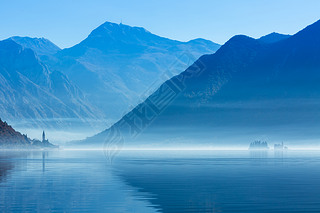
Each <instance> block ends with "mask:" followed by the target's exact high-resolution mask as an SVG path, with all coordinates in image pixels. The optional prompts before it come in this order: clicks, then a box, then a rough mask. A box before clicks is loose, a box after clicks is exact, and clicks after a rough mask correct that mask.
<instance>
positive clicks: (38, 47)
mask: <svg viewBox="0 0 320 213" xmlns="http://www.w3.org/2000/svg"><path fill="white" fill-rule="evenodd" d="M9 39H11V40H13V41H15V42H16V43H17V44H20V45H21V46H23V47H24V48H29V49H32V50H33V51H34V52H36V53H37V55H39V56H42V55H52V54H55V53H57V52H58V51H59V50H61V49H60V48H59V47H58V46H57V45H55V44H54V43H52V42H51V41H49V40H48V39H45V38H30V37H20V36H13V37H11V38H9Z"/></svg>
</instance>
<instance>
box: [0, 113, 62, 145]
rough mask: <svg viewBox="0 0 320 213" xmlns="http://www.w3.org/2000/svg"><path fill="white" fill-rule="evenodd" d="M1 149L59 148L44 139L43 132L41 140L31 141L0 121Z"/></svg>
mask: <svg viewBox="0 0 320 213" xmlns="http://www.w3.org/2000/svg"><path fill="white" fill-rule="evenodd" d="M1 148H35V149H38V148H47V149H48V148H59V147H58V146H55V145H53V144H51V143H50V142H49V141H48V140H46V139H45V135H44V132H43V140H42V141H39V140H36V139H33V140H31V139H30V138H28V137H27V135H22V134H21V133H20V132H17V131H16V130H14V129H13V128H12V127H11V126H10V125H8V124H7V122H3V121H2V120H1V119H0V149H1Z"/></svg>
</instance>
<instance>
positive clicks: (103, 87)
mask: <svg viewBox="0 0 320 213" xmlns="http://www.w3.org/2000/svg"><path fill="white" fill-rule="evenodd" d="M219 47H220V45H218V44H215V43H213V42H211V41H207V40H204V39H195V40H192V41H189V42H179V41H175V40H170V39H167V38H163V37H160V36H157V35H154V34H152V33H150V32H148V31H146V30H145V29H143V28H140V27H130V26H127V25H123V24H114V23H109V22H106V23H104V24H103V25H101V26H99V27H98V28H97V29H95V30H93V31H92V32H91V34H90V35H89V36H88V37H87V38H86V39H85V40H83V41H82V42H80V43H79V44H77V45H75V46H73V47H71V48H67V49H63V50H61V51H59V52H58V53H57V54H56V55H55V58H48V59H47V60H46V63H47V64H48V65H49V66H50V67H51V68H52V69H57V70H62V71H63V72H64V74H66V75H67V76H68V77H69V78H70V79H71V80H72V81H73V82H75V83H76V84H77V85H78V86H79V88H80V89H81V90H82V91H84V92H85V93H86V95H87V97H88V99H89V100H90V103H92V104H93V105H95V106H98V107H99V108H100V109H102V110H103V111H104V113H105V116H106V117H107V118H112V119H119V118H120V117H121V116H122V115H123V113H125V112H127V111H128V110H129V107H130V106H135V105H136V104H137V103H140V102H141V101H143V99H144V98H145V96H147V95H149V94H151V93H152V92H153V91H154V90H155V89H156V88H157V87H158V86H160V85H161V83H163V82H164V81H165V80H167V79H169V78H171V77H172V76H174V75H176V74H179V73H180V72H182V71H183V70H185V69H186V68H187V67H188V66H189V65H190V64H191V63H193V62H194V61H195V60H196V59H197V58H198V57H199V56H201V55H203V54H208V53H213V52H215V51H216V50H217V49H218V48H219Z"/></svg>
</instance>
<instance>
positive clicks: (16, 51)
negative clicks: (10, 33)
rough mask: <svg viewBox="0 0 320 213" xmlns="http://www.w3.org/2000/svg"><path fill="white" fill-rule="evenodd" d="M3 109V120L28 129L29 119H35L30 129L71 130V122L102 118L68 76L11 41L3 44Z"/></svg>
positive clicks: (0, 73)
mask: <svg viewBox="0 0 320 213" xmlns="http://www.w3.org/2000/svg"><path fill="white" fill-rule="evenodd" d="M0 108H1V117H2V118H3V119H5V120H8V121H10V123H23V126H24V127H27V126H28V125H27V124H26V123H25V122H26V120H33V122H30V123H29V125H30V127H42V128H43V127H48V126H54V127H59V126H65V127H67V126H70V125H72V124H71V122H70V119H82V121H83V122H85V120H83V119H88V118H90V119H92V118H96V116H99V112H98V111H97V110H95V109H94V108H93V107H92V106H91V105H90V104H88V102H87V101H86V100H85V97H84V95H83V94H82V92H81V91H80V90H79V89H78V88H77V87H76V86H75V85H73V84H72V83H71V82H70V81H69V80H68V78H67V77H66V76H65V75H64V74H62V73H61V72H59V71H53V72H52V71H50V70H49V69H48V68H47V67H46V66H45V65H44V64H43V63H41V62H40V61H39V59H38V57H37V56H36V54H35V53H34V52H33V51H32V50H31V49H28V48H23V47H22V46H21V45H19V44H17V43H16V42H14V41H13V40H11V39H8V40H4V41H0ZM54 119H56V120H54ZM63 119H65V120H63ZM68 119H69V120H68Z"/></svg>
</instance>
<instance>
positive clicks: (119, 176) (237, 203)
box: [0, 150, 320, 213]
mask: <svg viewBox="0 0 320 213" xmlns="http://www.w3.org/2000/svg"><path fill="white" fill-rule="evenodd" d="M319 168H320V152H318V151H290V150H289V151H286V152H273V151H266V152H249V151H121V152H120V153H119V154H118V155H116V156H114V158H112V162H110V161H109V160H108V159H107V158H106V156H105V154H104V152H103V151H49V152H42V151H35V152H14V151H1V152H0V197H1V199H0V212H21V211H23V212H34V211H38V212H48V211H50V212H70V211H74V212H139V213H140V212H141V213H143V212H254V213H256V212H319V211H320V196H319V195H318V193H319V191H320V169H319Z"/></svg>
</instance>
